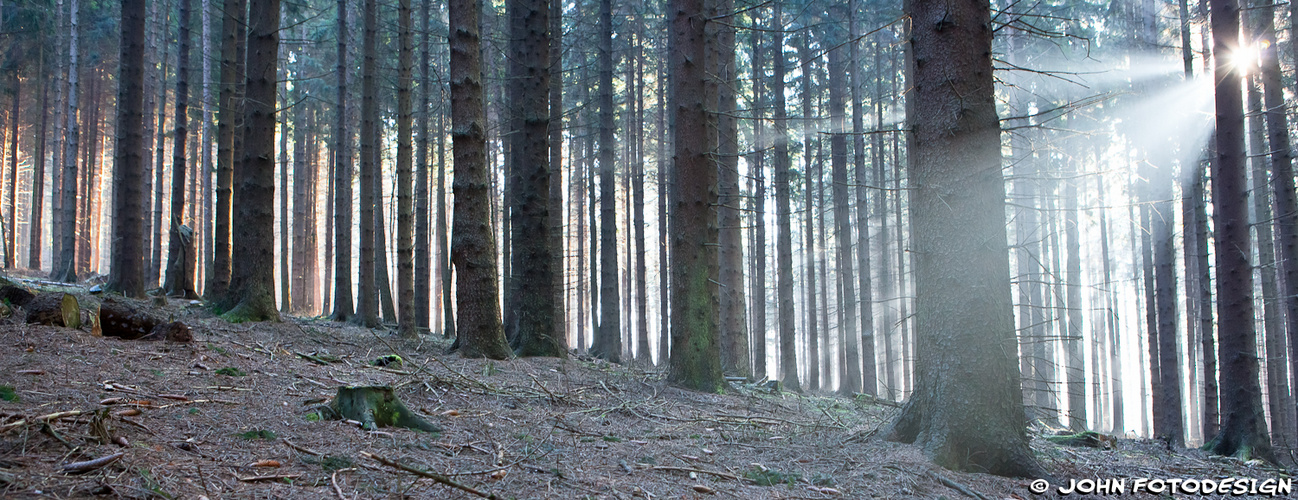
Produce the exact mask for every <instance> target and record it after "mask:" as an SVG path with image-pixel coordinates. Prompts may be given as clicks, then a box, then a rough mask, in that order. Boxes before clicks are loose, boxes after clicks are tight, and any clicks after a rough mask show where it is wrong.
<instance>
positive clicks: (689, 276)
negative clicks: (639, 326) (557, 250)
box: [601, 0, 726, 392]
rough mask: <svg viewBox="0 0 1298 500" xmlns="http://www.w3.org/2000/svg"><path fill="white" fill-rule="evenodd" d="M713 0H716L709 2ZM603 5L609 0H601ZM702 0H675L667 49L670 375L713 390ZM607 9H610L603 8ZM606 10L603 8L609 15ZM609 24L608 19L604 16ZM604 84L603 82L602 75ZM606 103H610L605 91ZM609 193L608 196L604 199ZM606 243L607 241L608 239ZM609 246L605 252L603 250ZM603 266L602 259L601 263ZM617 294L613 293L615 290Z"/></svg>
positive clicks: (716, 376) (716, 366) (708, 120)
mask: <svg viewBox="0 0 1298 500" xmlns="http://www.w3.org/2000/svg"><path fill="white" fill-rule="evenodd" d="M710 1H715V0H708V2H710ZM605 2H607V0H605ZM708 2H705V1H704V0H672V1H671V8H670V11H671V12H673V13H674V14H673V15H672V18H671V31H669V32H668V44H669V48H668V52H669V57H670V64H671V78H672V82H671V86H672V93H671V96H672V97H671V104H670V106H671V110H672V118H673V123H675V127H674V131H673V132H674V133H673V136H672V144H673V146H674V151H673V156H674V158H675V168H673V169H672V172H673V176H674V179H675V181H674V182H673V183H672V184H673V185H674V189H673V190H672V196H671V200H670V203H671V206H672V208H671V212H670V214H669V216H670V217H671V230H672V237H671V242H672V256H673V260H672V298H671V302H672V324H671V361H670V362H669V364H668V366H669V369H668V374H667V380H668V381H669V382H671V383H673V384H676V385H680V386H682V387H686V388H689V389H693V390H698V391H706V392H716V391H719V390H721V389H723V388H724V387H725V385H726V382H725V378H724V377H723V375H722V372H721V363H720V361H721V347H720V344H719V340H720V339H719V338H718V333H719V332H718V324H717V323H718V308H719V304H718V286H717V283H718V281H717V278H718V266H717V247H716V244H715V242H716V241H717V239H718V237H719V235H718V228H717V213H716V211H714V210H713V208H712V207H714V206H716V205H717V202H718V199H717V192H716V190H715V186H716V183H717V168H716V165H715V164H713V163H712V162H711V161H710V160H709V158H708V155H709V154H710V153H711V152H712V151H713V149H714V148H715V147H716V143H715V142H714V141H715V139H713V137H714V136H712V135H711V134H709V133H708V131H707V126H708V125H709V124H714V123H716V122H715V118H714V117H709V116H708V114H709V112H708V108H710V107H711V106H710V105H709V103H708V102H707V99H706V97H707V92H706V90H705V87H706V82H705V80H706V78H707V72H708V65H707V64H706V57H707V50H708V45H709V41H708V38H707V37H706V36H705V32H706V31H707V30H708V29H709V28H708V27H707V25H708V24H711V23H714V22H716V21H713V20H709V19H708V18H707V17H705V13H708V12H712V10H711V9H709V8H708V6H706V4H707V3H708ZM606 12H607V11H606ZM606 15H607V13H606ZM606 22H607V20H606ZM606 83H607V80H606ZM601 90H603V91H604V96H603V97H602V99H603V100H605V102H606V103H607V102H608V101H610V100H611V97H610V96H609V95H608V94H609V90H604V89H601ZM607 200H608V198H606V201H605V202H606V203H607ZM606 244H607V242H606ZM605 251H607V249H606V250H605ZM606 265H607V263H606ZM614 293H616V292H614Z"/></svg>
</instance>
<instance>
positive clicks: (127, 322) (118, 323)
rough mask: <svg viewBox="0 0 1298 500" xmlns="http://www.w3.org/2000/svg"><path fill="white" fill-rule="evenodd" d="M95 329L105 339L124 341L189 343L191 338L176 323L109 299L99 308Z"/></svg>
mask: <svg viewBox="0 0 1298 500" xmlns="http://www.w3.org/2000/svg"><path fill="white" fill-rule="evenodd" d="M99 328H100V333H101V334H102V335H103V336H105V337H119V338H121V339H124V340H163V339H166V340H172V341H176V342H189V341H191V340H193V339H194V336H193V335H191V334H190V333H189V327H188V326H185V324H184V323H181V322H179V321H167V320H166V319H164V318H161V317H159V316H157V315H154V314H151V313H149V312H147V311H144V310H142V309H137V308H135V307H132V306H131V305H130V304H126V303H123V302H118V301H116V300H113V299H112V298H108V299H104V302H103V303H102V304H100V305H99Z"/></svg>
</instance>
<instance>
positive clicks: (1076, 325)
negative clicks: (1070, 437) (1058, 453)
mask: <svg viewBox="0 0 1298 500" xmlns="http://www.w3.org/2000/svg"><path fill="white" fill-rule="evenodd" d="M1068 168H1069V170H1070V172H1069V175H1068V179H1065V180H1064V181H1063V182H1065V184H1064V246H1065V247H1067V252H1068V257H1067V260H1066V263H1065V264H1064V265H1065V269H1064V273H1065V274H1064V287H1065V290H1066V295H1065V296H1066V299H1065V300H1066V301H1067V303H1066V304H1067V306H1066V307H1067V313H1066V316H1067V321H1068V330H1067V332H1066V335H1067V336H1068V337H1067V340H1065V341H1064V350H1065V351H1066V352H1067V360H1068V371H1067V374H1066V380H1067V385H1068V390H1067V391H1068V427H1069V428H1070V429H1072V430H1074V431H1077V432H1081V431H1085V430H1088V429H1090V428H1091V427H1090V425H1089V423H1090V421H1089V419H1088V418H1087V416H1088V415H1087V412H1086V405H1087V401H1086V364H1085V360H1086V355H1085V352H1084V349H1085V348H1084V340H1083V338H1082V242H1081V233H1080V228H1079V227H1078V224H1079V222H1078V217H1077V211H1078V205H1080V203H1079V201H1078V199H1077V196H1078V195H1077V182H1078V181H1077V174H1078V168H1077V163H1074V162H1071V161H1070V162H1069V163H1068ZM1096 397H1097V398H1098V397H1099V393H1098V392H1097V393H1096Z"/></svg>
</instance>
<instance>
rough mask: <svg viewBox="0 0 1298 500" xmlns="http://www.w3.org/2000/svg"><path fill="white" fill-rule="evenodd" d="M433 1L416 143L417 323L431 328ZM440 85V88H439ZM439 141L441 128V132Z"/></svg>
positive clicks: (425, 12) (428, 5)
mask: <svg viewBox="0 0 1298 500" xmlns="http://www.w3.org/2000/svg"><path fill="white" fill-rule="evenodd" d="M432 5H433V1H432V0H423V3H422V6H423V9H422V12H421V14H420V18H421V19H423V26H422V28H421V29H422V30H423V34H422V38H421V39H420V41H419V59H420V60H419V112H418V120H419V124H418V127H419V141H418V142H417V143H416V144H415V166H414V169H415V172H414V175H415V191H414V196H415V291H414V293H415V296H414V301H415V326H416V327H417V328H419V329H421V330H428V327H429V322H428V320H429V310H430V299H431V297H433V296H435V294H433V293H432V292H433V288H432V286H433V284H432V274H433V272H432V268H431V267H430V265H431V264H432V263H433V262H432V254H431V251H430V250H431V249H430V239H429V232H428V231H429V224H428V216H429V205H428V202H429V198H428V177H429V168H428V106H429V105H430V104H431V98H430V94H432V93H433V91H434V89H435V88H434V87H433V80H432V78H431V77H430V75H429V68H430V66H429V65H430V64H431V57H430V56H431V54H430V51H431V50H432V49H433V46H432V44H431V43H429V37H430V35H431V31H430V29H429V28H430V24H431V23H432V17H431V16H432ZM437 88H440V86H439V87H437ZM438 136H439V139H438V140H439V141H440V140H441V139H440V136H441V131H438Z"/></svg>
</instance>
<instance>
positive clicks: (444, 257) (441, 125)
mask: <svg viewBox="0 0 1298 500" xmlns="http://www.w3.org/2000/svg"><path fill="white" fill-rule="evenodd" d="M437 130H438V133H437V136H438V137H437V267H438V268H440V269H441V276H442V315H443V316H444V319H443V321H442V332H443V334H444V335H446V336H448V337H449V336H451V335H452V334H455V333H456V332H458V331H459V330H456V329H455V308H454V307H453V306H454V304H452V303H451V298H452V297H451V264H452V262H451V258H450V257H451V252H450V246H449V245H448V244H447V236H446V235H447V231H446V141H445V140H444V139H443V137H442V135H443V132H444V131H445V130H446V110H445V109H442V110H441V111H440V112H438V113H437ZM488 229H489V228H488Z"/></svg>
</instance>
